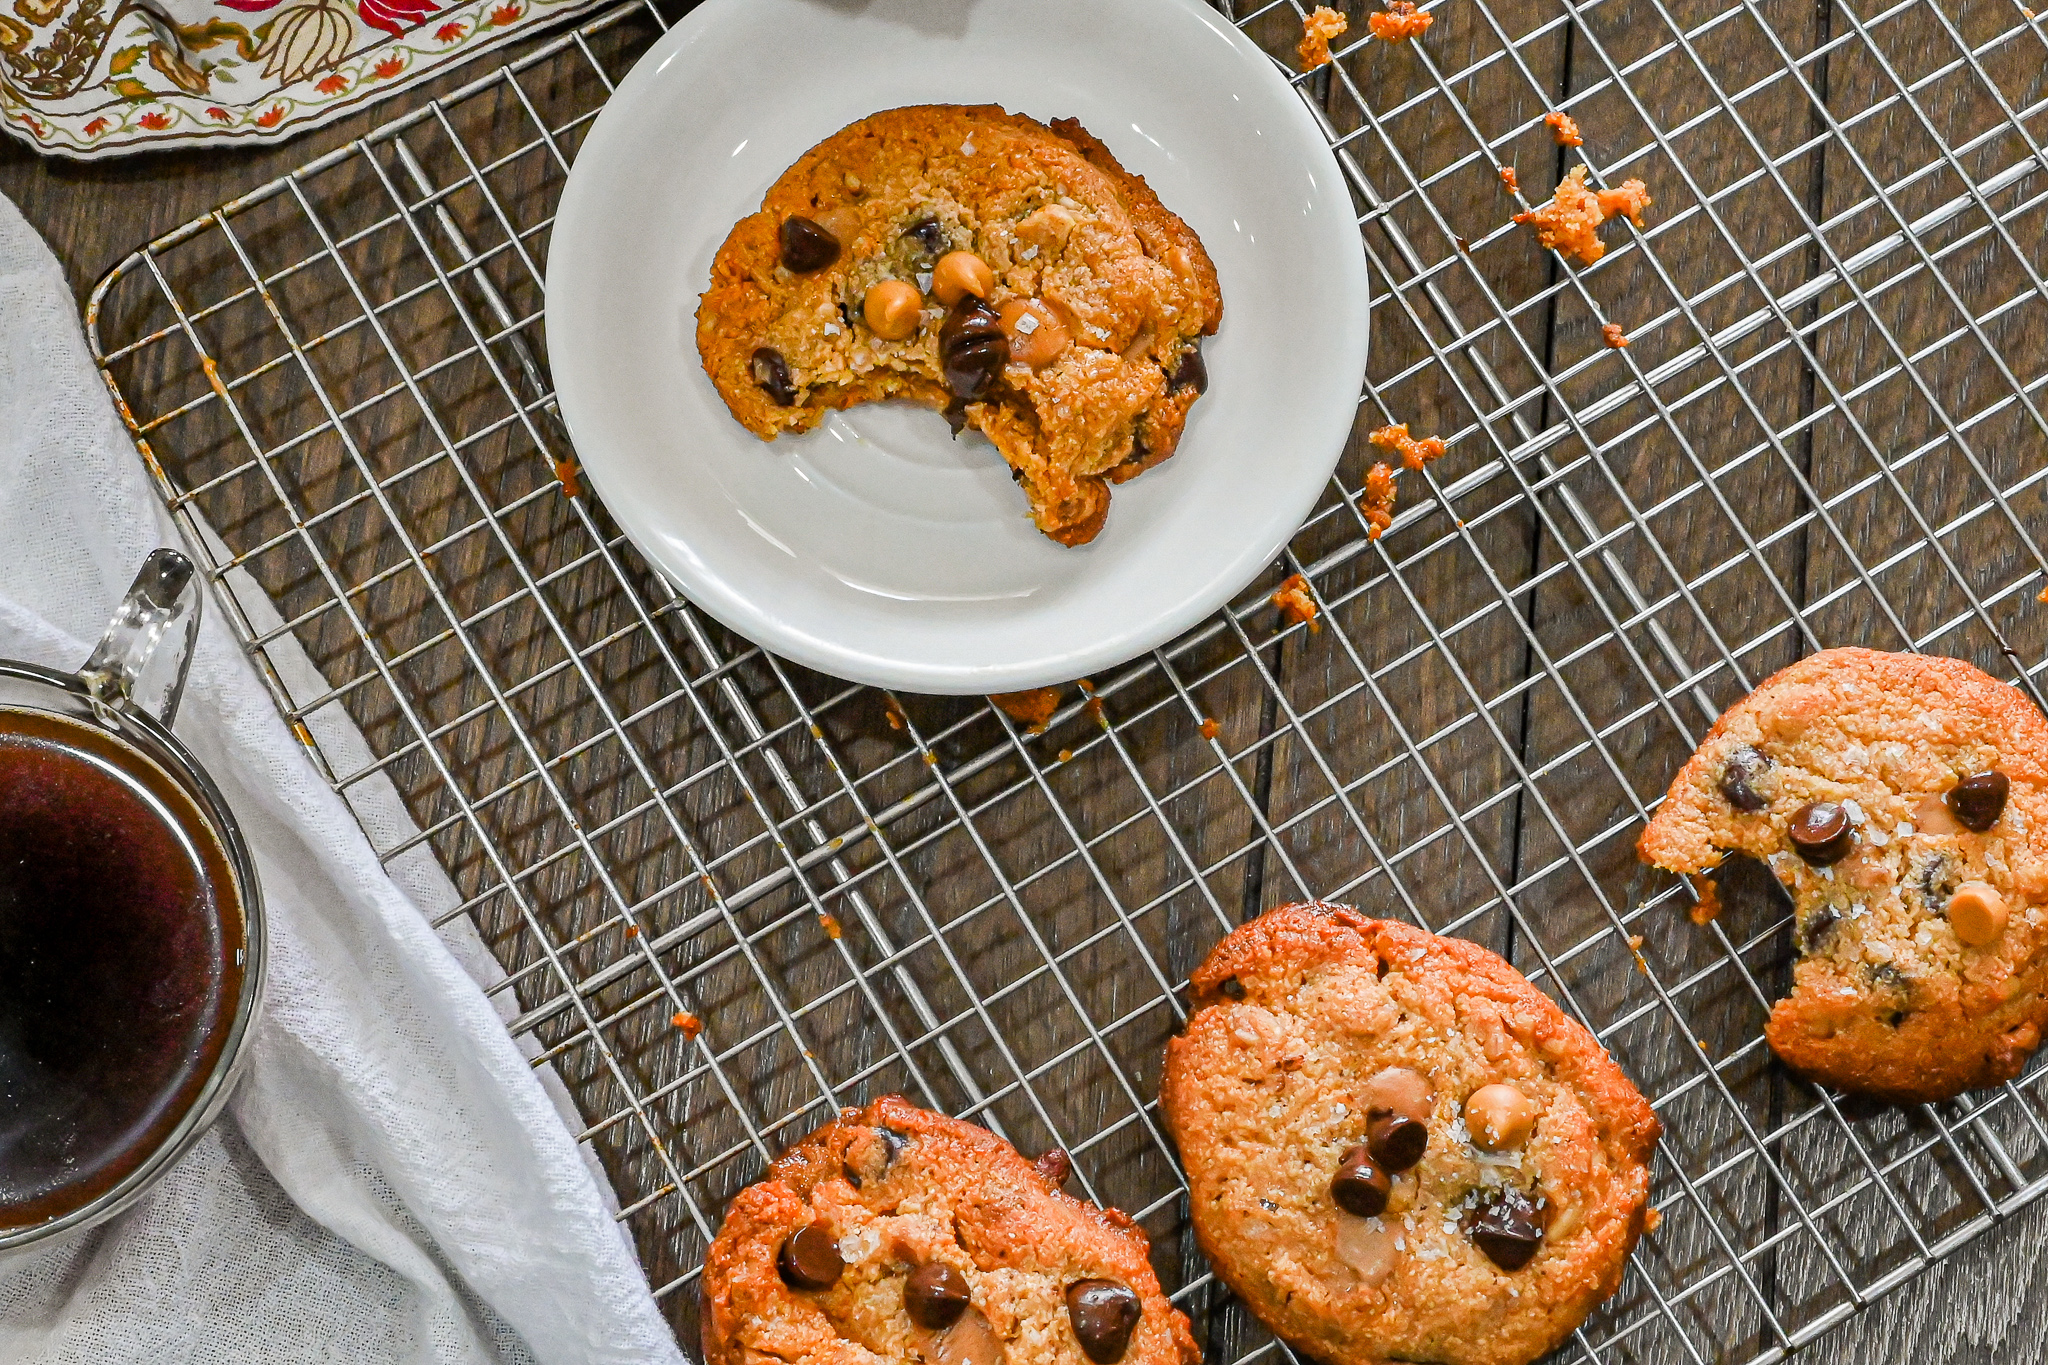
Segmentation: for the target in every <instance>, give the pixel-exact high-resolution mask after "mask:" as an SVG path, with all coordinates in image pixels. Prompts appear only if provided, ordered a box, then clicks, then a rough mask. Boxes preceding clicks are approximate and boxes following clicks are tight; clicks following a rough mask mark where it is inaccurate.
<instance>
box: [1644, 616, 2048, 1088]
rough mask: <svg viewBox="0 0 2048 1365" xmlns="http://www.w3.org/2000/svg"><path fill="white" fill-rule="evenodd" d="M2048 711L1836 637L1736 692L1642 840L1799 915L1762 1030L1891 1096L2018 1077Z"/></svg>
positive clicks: (2029, 983) (1716, 887) (2037, 954)
mask: <svg viewBox="0 0 2048 1365" xmlns="http://www.w3.org/2000/svg"><path fill="white" fill-rule="evenodd" d="M2044 764H2048V721H2044V720H2043V718H2042V716H2041V713H2040V711H2039V710H2037V709H2036V708H2035V707H2034V705H2033V704H2032V703H2031V702H2029V701H2028V700H2027V699H2026V698H2025V697H2023V696H2021V695H2020V694H2019V693H2018V692H2016V691H2014V690H2013V689H2012V688H2010V687H2007V686H2006V685H2005V684H2003V683H2001V682H1997V681H1996V680H1994V679H1992V678H1990V677H1988V676H1986V675H1985V674H1983V673H1980V672H1979V671H1977V670H1976V669H1975V668H1972V667H1971V666H1970V665H1968V664H1966V663H1963V662H1962V661H1961V660H1959V659H1942V658H1934V657H1930V656H1927V655H1920V654H1884V653H1880V652H1878V651H1876V650H1869V649H1830V650H1824V651H1822V652H1821V653H1819V654H1815V655H1812V656H1810V657H1808V658H1805V659H1801V660H1800V661H1799V662H1798V663H1796V664H1793V665H1792V666H1791V667H1790V668H1787V669H1785V670H1783V671H1782V672H1780V673H1778V674H1776V675H1774V676H1773V677H1771V678H1770V679H1769V680H1767V681H1766V682H1765V683H1764V684H1763V685H1762V686H1761V687H1759V688H1757V689H1756V691H1754V692H1752V693H1750V694H1749V695H1748V696H1747V697H1745V698H1743V699H1742V700H1741V701H1739V702H1737V703H1736V704H1735V705H1734V706H1732V707H1730V708H1729V709H1728V711H1727V713H1726V714H1725V715H1723V716H1722V717H1721V718H1720V719H1719V720H1718V721H1716V722H1715V723H1714V727H1713V729H1711V730H1710V731H1708V732H1707V737H1706V739H1705V741H1704V742H1702V743H1701V745H1700V747H1699V752H1697V753H1695V754H1694V755H1693V756H1692V759H1691V760H1690V761H1689V762H1688V763H1687V764H1686V765H1685V767H1684V768H1683V769H1681V770H1680V772H1679V774H1678V777H1677V779H1676V780H1675V781H1673V782H1672V784H1671V792H1670V794H1669V795H1668V796H1667V797H1666V798H1665V799H1664V804H1663V805H1662V806H1660V807H1659V808H1658V810H1657V814H1656V816H1655V818H1654V819H1652V820H1651V821H1650V824H1649V827H1648V828H1647V829H1645V830H1644V831H1643V835H1642V839H1641V840H1640V842H1639V843H1638V845H1637V851H1638V852H1639V853H1640V854H1641V855H1642V857H1643V859H1644V861H1646V862H1649V863H1654V864H1655V865H1656V866H1658V867H1661V868H1665V869H1667V870H1669V871H1672V872H1682V873H1686V874H1688V875H1691V876H1696V877H1702V878H1705V879H1707V880H1706V881H1705V883H1704V884H1705V887H1706V891H1707V894H1708V897H1709V901H1708V908H1709V909H1710V910H1711V909H1712V908H1714V907H1715V906H1716V905H1718V904H1721V903H1727V902H1732V901H1734V900H1736V899H1738V898H1740V899H1743V900H1745V901H1746V902H1747V903H1752V904H1762V905H1764V906H1765V907H1766V908H1767V909H1769V910H1770V911H1771V913H1773V914H1789V915H1791V916H1793V919H1794V930H1793V932H1794V937H1795V941H1796V943H1797V946H1798V948H1799V951H1800V957H1799V960H1798V962H1797V963H1796V964H1795V965H1794V967H1793V969H1792V981H1793V985H1792V994H1791V995H1789V996H1787V997H1786V998H1785V999H1783V1000H1780V1001H1779V1002H1778V1003H1777V1004H1776V1005H1775V1006H1774V1007H1773V1008H1772V1010H1771V1017H1770V1022H1769V1024H1768V1025H1767V1026H1766V1029H1765V1037H1766V1038H1767V1039H1768V1040H1769V1042H1770V1045H1771V1048H1772V1050H1773V1051H1775V1052H1776V1053H1777V1054H1778V1056H1779V1057H1781V1058H1783V1059H1784V1061H1785V1062H1786V1064H1787V1065H1789V1066H1791V1067H1792V1068H1793V1069H1794V1070H1797V1071H1799V1072H1802V1073H1804V1074H1806V1075H1808V1076H1811V1077H1813V1078H1815V1079H1817V1080H1821V1081H1825V1082H1827V1083H1829V1084H1831V1085H1836V1086H1840V1087H1842V1088H1843V1089H1845V1090H1854V1091H1859V1092H1862V1093H1864V1094H1868V1095H1873V1096H1876V1097H1878V1098H1880V1099H1888V1100H1895V1101H1900V1102H1910V1101H1932V1100H1942V1099H1948V1098H1950V1097H1952V1096H1954V1095H1957V1094H1959V1093H1961V1092H1962V1091H1964V1090H1968V1089H1971V1088H1973V1087H1975V1086H1981V1085H1990V1084H1994V1083H1996V1082H1999V1081H2004V1080H2009V1079H2011V1078H2012V1077H2013V1076H2015V1075H2017V1074H2018V1073H2019V1070H2020V1067H2021V1066H2022V1065H2024V1064H2025V1062H2026V1059H2027V1055H2028V1054H2029V1053H2031V1052H2032V1051H2033V1050H2034V1048H2035V1047H2036V1046H2037V1045H2038V1044H2039V1043H2040V1041H2041V1029H2042V1027H2043V1025H2044V1023H2048V1000H2044V998H2043V993H2044V987H2048V930H2044V927H2043V921H2044V917H2048V916H2044V910H2043V905H2044V903H2048V766H2044Z"/></svg>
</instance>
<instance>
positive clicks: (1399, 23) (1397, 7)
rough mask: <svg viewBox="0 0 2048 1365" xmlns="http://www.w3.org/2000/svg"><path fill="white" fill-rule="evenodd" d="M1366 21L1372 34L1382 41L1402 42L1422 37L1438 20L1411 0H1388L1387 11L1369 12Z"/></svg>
mask: <svg viewBox="0 0 2048 1365" xmlns="http://www.w3.org/2000/svg"><path fill="white" fill-rule="evenodd" d="M1365 22H1366V26H1367V27H1368V28H1370V29H1371V30H1372V36H1373V37H1375V38H1377V39H1379V40H1380V41H1381V42H1383V43H1400V42H1406V41H1407V40H1408V39H1410V38H1420V37H1421V36H1422V35H1423V32H1424V31H1425V30H1426V29H1428V27H1429V26H1430V25H1431V24H1433V23H1435V22H1436V16H1435V15H1434V14H1425V13H1423V12H1422V11H1421V10H1418V9H1417V8H1415V6H1414V5H1413V4H1411V3H1410V0H1387V9H1386V12H1385V13H1384V14H1369V15H1367V16H1366V19H1365Z"/></svg>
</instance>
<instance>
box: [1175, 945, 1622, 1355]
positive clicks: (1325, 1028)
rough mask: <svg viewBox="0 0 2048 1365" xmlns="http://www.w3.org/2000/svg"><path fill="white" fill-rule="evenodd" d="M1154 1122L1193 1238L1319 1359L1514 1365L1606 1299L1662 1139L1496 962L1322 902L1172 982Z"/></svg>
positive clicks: (1545, 1008) (1609, 1075) (1597, 1063)
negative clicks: (1174, 1162) (1169, 1036)
mask: <svg viewBox="0 0 2048 1365" xmlns="http://www.w3.org/2000/svg"><path fill="white" fill-rule="evenodd" d="M1189 991H1190V996H1191V1004H1192V1007H1193V1014H1192V1015H1191V1016H1190V1018H1189V1020H1188V1024H1187V1029H1186V1032H1185V1033H1184V1034H1183V1035H1182V1036H1180V1037H1178V1038H1175V1039H1174V1040H1173V1041H1172V1042H1171V1043H1170V1044H1168V1047H1167V1053H1166V1066H1165V1074H1164V1077H1163V1080H1162V1084H1161V1087H1160V1108H1161V1112H1162V1113H1163V1114H1164V1116H1165V1118H1166V1122H1167V1125H1168V1128H1169V1129H1170V1131H1171V1132H1172V1134H1173V1137H1174V1140H1175V1142H1176V1143H1177V1144H1178V1145H1179V1147H1180V1154H1181V1160H1182V1162H1183V1163H1184V1164H1185V1166H1186V1167H1187V1175H1188V1190H1189V1207H1190V1212H1191V1215H1192V1219H1193V1222H1194V1228H1195V1235H1196V1237H1197V1238H1198V1239H1199V1241H1200V1242H1201V1246H1202V1249H1203V1251H1204V1252H1206V1253H1207V1254H1208V1256H1209V1259H1210V1261H1211V1262H1212V1263H1213V1264H1214V1265H1215V1267H1216V1271H1217V1273H1218V1274H1219V1275H1220V1276H1221V1277H1222V1278H1223V1279H1224V1281H1225V1282H1226V1283H1228V1284H1229V1285H1230V1287H1231V1288H1232V1289H1233V1290H1235V1291H1236V1292H1237V1294H1238V1296H1239V1297H1240V1298H1242V1299H1243V1300H1244V1301H1245V1303H1246V1304H1247V1305H1248V1306H1249V1307H1250V1308H1251V1310H1252V1311H1253V1312H1254V1313H1256V1314H1257V1315H1258V1317H1259V1318H1260V1320H1261V1321H1263V1322H1265V1324H1266V1325H1267V1326H1269V1327H1271V1328H1272V1329H1273V1330H1274V1331H1275V1332H1276V1333H1278V1334H1279V1335H1280V1336H1281V1337H1283V1338H1285V1339H1286V1340H1287V1341H1289V1342H1290V1343H1292V1344H1293V1345H1295V1346H1296V1347H1298V1348H1300V1349H1301V1350H1303V1351H1305V1352H1307V1353H1308V1354H1310V1355H1312V1356H1314V1357H1315V1358H1316V1359H1317V1360H1320V1361H1324V1362H1327V1365H1379V1363H1380V1362H1383V1361H1390V1360H1415V1361H1421V1360H1427V1361H1436V1362H1440V1363H1441V1365H1523V1362H1526V1361H1531V1360H1534V1359H1536V1358H1537V1357H1538V1356H1540V1355H1542V1354H1543V1353H1544V1352H1546V1351H1549V1350H1551V1349H1552V1348H1553V1347H1555V1346H1556V1345H1557V1344H1558V1343H1559V1342H1561V1341H1563V1340H1564V1338H1565V1337H1566V1336H1567V1335H1569V1334H1570V1332H1571V1331H1572V1330H1573V1329H1574V1328H1575V1327H1577V1326H1578V1325H1579V1323H1580V1322H1582V1321H1583V1320H1584V1319H1585V1317H1586V1315H1587V1314H1588V1313H1589V1312H1591V1311H1592V1309H1593V1308H1594V1307H1595V1306H1596V1305H1598V1304H1599V1303H1600V1302H1601V1301H1602V1300H1604V1299H1606V1298H1607V1297H1608V1296H1609V1295H1610V1294H1612V1293H1613V1292H1614V1291H1615V1289H1616V1288H1617V1287H1618V1286H1619V1285H1620V1283H1621V1276H1622V1271H1623V1268H1624V1266H1625V1264H1626V1262H1627V1260H1628V1256H1629V1251H1630V1249H1631V1248H1632V1247H1634V1245H1635V1243H1636V1239H1637V1237H1638V1236H1639V1235H1640V1234H1641V1232H1642V1231H1643V1228H1644V1224H1645V1221H1646V1217H1647V1197H1648V1191H1649V1181H1650V1175H1649V1161H1650V1159H1651V1155H1652V1153H1653V1151H1654V1149H1655V1146H1656V1143H1657V1139H1658V1138H1659V1136H1660V1135H1661V1134H1662V1131H1663V1130H1662V1127H1661V1125H1660V1124H1659V1123H1658V1121H1657V1118H1656V1115H1655V1114H1654V1113H1653V1112H1652V1111H1651V1109H1650V1106H1649V1104H1648V1103H1647V1102H1646V1101H1645V1100H1644V1099H1643V1097H1642V1096H1641V1095H1640V1094H1639V1093H1637V1091H1636V1089H1635V1087H1634V1086H1633V1085H1631V1084H1630V1083H1629V1081H1628V1078H1627V1077H1626V1076H1624V1075H1623V1074H1622V1072H1621V1069H1620V1068H1619V1067H1617V1066H1616V1065H1615V1064H1614V1062H1613V1061H1612V1060H1610V1059H1609V1058H1608V1056H1607V1054H1606V1052H1605V1051H1603V1050H1602V1049H1601V1047H1600V1044H1599V1043H1598V1042H1597V1041H1596V1040H1595V1039H1594V1038H1593V1036H1592V1034H1590V1033H1588V1032H1587V1031H1586V1030H1585V1029H1584V1028H1583V1027H1581V1026H1580V1025H1579V1024H1577V1023H1575V1022H1573V1021H1572V1020H1570V1019H1569V1018H1567V1017H1566V1016H1565V1015H1564V1013H1563V1012H1562V1011H1561V1010H1559V1009H1558V1007H1557V1006H1556V1005H1555V1004H1553V1003H1552V1002H1551V1000H1550V999H1549V997H1547V996H1545V995H1544V994H1543V993H1542V992H1541V991H1539V990H1537V989H1536V988H1535V987H1534V986H1532V985H1530V984H1529V982H1528V981H1527V980H1526V979H1524V978H1523V977H1522V975H1521V974H1520V973H1518V972H1516V971H1515V970H1514V968H1512V967H1510V966H1509V965H1508V964H1507V963H1506V962H1504V961H1502V960H1501V959H1500V958H1498V957H1496V956H1495V955H1494V954H1492V953H1489V952H1487V951H1486V950H1485V949H1483V948H1480V947H1478V946H1477V945H1475V944H1471V943H1467V942H1465V941H1463V940H1461V939H1453V938H1444V937H1439V936H1437V935H1434V934H1429V933H1425V932H1423V931H1422V930H1420V929H1415V928H1412V927H1410V926H1408V925H1405V924H1399V923H1396V922H1393V921H1388V920H1374V919H1370V918H1368V917H1366V916H1364V915H1362V914H1359V913H1358V912H1357V911H1355V910H1352V909H1350V908H1348V907H1345V906H1331V905H1289V906H1284V907H1282V908H1280V909H1276V910H1269V911H1267V912H1266V913H1265V914H1263V915H1261V916H1259V918H1257V919H1256V920H1253V921H1252V922H1251V923H1249V924H1246V925H1244V926H1242V927H1241V928H1239V929H1237V930H1236V931H1235V932H1233V933H1232V934H1230V935H1229V937H1227V938H1225V939H1224V940H1223V941H1222V943H1220V944H1218V945H1217V947H1216V949H1215V951H1213V952H1212V953H1210V955H1209V957H1208V959H1207V961H1205V962H1204V963H1203V964H1202V966H1201V967H1200V968H1199V969H1198V970H1197V971H1196V972H1195V974H1194V976H1193V977H1192V978H1191V980H1190V981H1189Z"/></svg>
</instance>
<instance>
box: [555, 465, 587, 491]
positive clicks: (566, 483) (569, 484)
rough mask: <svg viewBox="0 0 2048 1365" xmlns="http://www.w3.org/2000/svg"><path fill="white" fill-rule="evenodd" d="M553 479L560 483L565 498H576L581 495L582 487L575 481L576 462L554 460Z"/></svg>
mask: <svg viewBox="0 0 2048 1365" xmlns="http://www.w3.org/2000/svg"><path fill="white" fill-rule="evenodd" d="M555 478H556V480H557V481H558V482H560V483H561V485H562V492H563V493H564V494H565V495H566V496H568V497H572V498H576V497H581V496H582V495H583V485H582V484H581V483H579V482H577V479H576V462H575V461H574V460H556V461H555Z"/></svg>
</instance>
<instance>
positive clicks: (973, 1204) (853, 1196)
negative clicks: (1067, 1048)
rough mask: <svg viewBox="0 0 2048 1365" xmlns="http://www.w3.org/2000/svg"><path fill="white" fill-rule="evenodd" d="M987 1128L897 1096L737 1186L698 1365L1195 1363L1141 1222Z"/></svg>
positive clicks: (711, 1273) (857, 1112) (708, 1285)
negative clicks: (1081, 1191)
mask: <svg viewBox="0 0 2048 1365" xmlns="http://www.w3.org/2000/svg"><path fill="white" fill-rule="evenodd" d="M1067 1172H1068V1165H1067V1159H1066V1154H1065V1153H1063V1152H1048V1153H1046V1154H1045V1156H1042V1157H1040V1158H1039V1159H1038V1160H1037V1161H1036V1162H1032V1161H1026V1160H1025V1159H1024V1158H1023V1157H1022V1156H1019V1155H1018V1154H1017V1152H1016V1150H1015V1149H1014V1148H1012V1147H1011V1146H1010V1145H1009V1144H1008V1143H1007V1142H1004V1141H1003V1140H1002V1139H1001V1138H998V1137H996V1136H995V1135H994V1134H992V1133H990V1132H989V1131H988V1130H987V1129H985V1128H978V1127H975V1126H974V1125H973V1124H968V1123H962V1122H960V1121H958V1120H957V1119H951V1118H947V1117H946V1116H945V1115H943V1114H935V1113H932V1112H930V1111H928V1110H924V1109H920V1108H918V1107H917V1106H916V1105H913V1104H911V1103H910V1102H909V1101H907V1100H905V1099H903V1098H901V1097H900V1096H895V1095H889V1096H885V1097H883V1098H882V1099H879V1100H877V1101H875V1102H874V1103H873V1104H870V1105H868V1106H867V1107H866V1108H865V1109H846V1110H842V1111H841V1112H840V1115H839V1117H838V1118H837V1119H835V1120H833V1121H832V1122H831V1123H828V1124H826V1125H825V1126H824V1127H823V1128H820V1129H819V1130H818V1131H816V1132H815V1133H812V1134H811V1135H810V1136H809V1137H806V1138H804V1139H803V1140H802V1141H800V1142H798V1143H797V1144H796V1145H795V1146H793V1147H791V1148H790V1149H789V1150H788V1151H787V1152H785V1153H783V1155H782V1156H781V1158H780V1159H779V1160H777V1161H776V1162H775V1164H774V1165H773V1166H772V1167H771V1168H770V1169H769V1171H768V1174H767V1176H766V1178H764V1179H763V1180H761V1181H760V1182H759V1183H757V1184H754V1185H750V1186H748V1187H747V1188H746V1189H744V1190H742V1191H740V1193H739V1195H738V1196H737V1197H736V1198H735V1199H734V1200H733V1202H732V1205H731V1207H730V1208H729V1209H728V1210H727V1212H726V1216H725V1223H724V1226H723V1227H721V1228H720V1230H719V1233H718V1236H717V1237H716V1238H715V1239H714V1240H713V1242H712V1244H711V1248H710V1250H709V1251H708V1252H707V1253H706V1255H705V1258H704V1280H703V1285H704V1302H705V1313H704V1359H705V1362H706V1365H880V1362H883V1361H916V1360H923V1361H926V1362H929V1365H1199V1362H1200V1360H1201V1353H1200V1351H1199V1350H1197V1349H1196V1347H1195V1342H1194V1337H1193V1335H1192V1334H1191V1333H1190V1331H1189V1328H1188V1321H1187V1318H1186V1317H1184V1316H1182V1314H1181V1313H1180V1312H1179V1311H1178V1310H1176V1309H1175V1308H1174V1307H1173V1306H1172V1305H1171V1304H1169V1303H1168V1302H1167V1301H1166V1297H1165V1295H1164V1294H1163V1293H1162V1292H1161V1291H1160V1288H1159V1280H1158V1278H1157V1277H1156V1276H1155V1275H1154V1274H1153V1273H1152V1267H1151V1264H1150V1262H1149V1261H1148V1259H1147V1257H1148V1253H1149V1250H1150V1248H1149V1243H1148V1242H1147V1240H1146V1237H1145V1234H1144V1233H1143V1232H1142V1231H1140V1230H1139V1229H1138V1227H1137V1226H1136V1225H1135V1224H1134V1223H1133V1222H1132V1221H1131V1219H1130V1218H1129V1217H1128V1216H1126V1215H1125V1214H1123V1213H1120V1212H1118V1211H1117V1210H1115V1209H1103V1208H1098V1207H1096V1206H1095V1205H1093V1204H1089V1203H1085V1202H1083V1201H1082V1200H1079V1199H1075V1198H1072V1197H1071V1196H1069V1195H1067V1194H1065V1193H1063V1192H1061V1190H1060V1189H1059V1185H1060V1183H1061V1181H1062V1180H1064V1178H1065V1176H1066V1174H1067Z"/></svg>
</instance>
